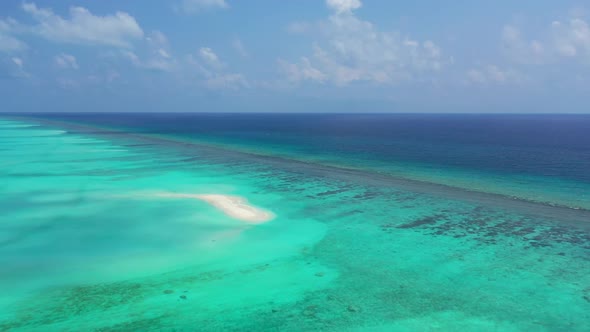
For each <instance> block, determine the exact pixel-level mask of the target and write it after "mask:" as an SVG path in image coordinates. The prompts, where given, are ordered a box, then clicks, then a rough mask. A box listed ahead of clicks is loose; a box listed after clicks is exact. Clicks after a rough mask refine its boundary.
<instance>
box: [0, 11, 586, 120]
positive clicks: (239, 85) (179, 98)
mask: <svg viewBox="0 0 590 332" xmlns="http://www.w3.org/2000/svg"><path fill="white" fill-rule="evenodd" d="M589 97H590V3H588V2H586V1H570V0H560V1H549V0H534V1H533V0H521V1H514V0H482V1H468V0H456V1H435V0H430V1H427V0H415V1H390V0H298V1H295V0H292V1H286V0H285V1H283V0H281V1H279V0H248V1H245V0H170V1H163V0H141V1H140V0H126V1H123V0H101V1H90V0H78V1H69V0H60V1H57V0H54V1H42V0H38V1H34V2H29V1H12V0H2V1H1V2H0V112H45V111H50V112H277V113H278V112H317V113H320V112H366V113H372V112H403V113H413V112H429V113H455V112H471V113H480V112H485V113H507V112H508V113H514V112H516V113H546V112H549V113H590V106H589V105H590V102H589V99H590V98H589Z"/></svg>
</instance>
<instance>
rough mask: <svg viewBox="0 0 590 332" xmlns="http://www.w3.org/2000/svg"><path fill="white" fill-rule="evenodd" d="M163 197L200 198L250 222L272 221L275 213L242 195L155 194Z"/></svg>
mask: <svg viewBox="0 0 590 332" xmlns="http://www.w3.org/2000/svg"><path fill="white" fill-rule="evenodd" d="M154 196H155V197H163V198H188V199H198V200H201V201H203V202H206V203H208V204H210V205H212V206H213V207H215V208H217V209H219V210H220V211H221V212H223V213H225V214H226V215H228V216H230V217H232V218H235V219H238V220H241V221H244V222H247V223H249V224H262V223H265V222H269V221H271V220H272V219H273V218H274V217H275V215H274V214H273V213H272V212H270V211H267V210H264V209H261V208H259V207H256V206H253V205H250V204H248V200H247V199H246V198H244V197H241V196H231V195H220V194H184V193H173V192H161V193H156V194H154Z"/></svg>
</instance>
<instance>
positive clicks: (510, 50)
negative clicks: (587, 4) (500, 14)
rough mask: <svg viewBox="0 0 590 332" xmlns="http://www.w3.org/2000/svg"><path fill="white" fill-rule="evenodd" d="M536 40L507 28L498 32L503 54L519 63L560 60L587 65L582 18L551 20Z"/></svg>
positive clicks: (589, 43)
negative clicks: (547, 28) (585, 63)
mask: <svg viewBox="0 0 590 332" xmlns="http://www.w3.org/2000/svg"><path fill="white" fill-rule="evenodd" d="M540 37H541V38H539V40H535V39H533V40H528V39H526V38H524V37H523V36H522V33H521V31H520V29H518V28H516V27H514V26H510V25H507V26H505V27H504V29H503V31H502V43H503V47H504V51H505V54H506V55H507V56H508V57H509V58H510V59H511V60H513V61H515V62H519V63H523V64H548V63H554V62H557V61H560V60H564V59H569V60H576V59H579V60H582V61H583V62H588V63H590V26H589V25H588V23H587V22H586V21H585V20H583V19H582V18H577V17H572V18H569V19H567V20H565V21H564V22H562V21H553V22H552V23H551V25H550V26H549V31H545V32H542V33H541V36H540Z"/></svg>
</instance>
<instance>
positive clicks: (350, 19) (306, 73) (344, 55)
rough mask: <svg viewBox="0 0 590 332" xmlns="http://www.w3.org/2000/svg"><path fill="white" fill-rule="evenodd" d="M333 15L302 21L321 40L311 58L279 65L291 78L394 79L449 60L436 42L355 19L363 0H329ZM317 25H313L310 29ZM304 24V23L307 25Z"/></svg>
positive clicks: (427, 70) (341, 81)
mask: <svg viewBox="0 0 590 332" xmlns="http://www.w3.org/2000/svg"><path fill="white" fill-rule="evenodd" d="M326 3H327V5H328V7H329V8H331V9H332V10H333V14H332V15H330V16H329V18H328V19H327V20H326V21H323V22H321V23H320V24H315V25H313V26H312V25H311V24H309V23H307V24H303V23H297V24H296V27H297V28H292V27H291V28H290V30H296V32H307V31H311V32H314V33H310V35H312V36H314V37H316V38H318V39H319V40H317V41H316V43H314V47H313V49H314V52H313V54H312V55H311V56H303V57H301V58H300V59H299V61H297V62H295V63H289V62H286V61H285V60H282V59H281V60H279V67H280V68H281V70H282V72H283V73H284V74H286V76H287V78H288V79H290V80H291V81H304V80H311V81H318V82H332V83H334V84H336V85H347V84H349V83H351V82H354V81H371V82H375V83H392V82H396V81H400V80H407V79H414V78H417V77H418V76H419V75H420V74H421V73H431V72H436V71H438V70H439V69H440V68H441V67H442V66H443V65H444V64H445V63H446V62H447V60H446V59H444V58H443V57H442V55H441V51H440V49H439V47H438V46H437V45H436V44H434V43H433V42H432V41H429V40H426V41H422V42H421V41H416V40H412V39H410V38H407V37H404V36H402V35H401V34H399V33H396V32H382V31H380V30H378V29H377V28H376V27H375V26H374V25H373V24H372V23H371V22H368V21H363V20H361V19H359V18H358V17H356V15H355V14H354V12H353V11H354V9H357V8H359V7H360V6H361V5H362V3H361V2H360V1H358V0H354V1H352V0H349V1H345V0H338V1H337V0H327V1H326ZM310 26H312V27H310ZM301 27H305V28H304V29H302V28H301Z"/></svg>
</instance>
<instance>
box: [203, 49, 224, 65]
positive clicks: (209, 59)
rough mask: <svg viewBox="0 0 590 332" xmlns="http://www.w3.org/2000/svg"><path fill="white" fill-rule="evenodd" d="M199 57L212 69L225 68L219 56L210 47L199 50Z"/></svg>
mask: <svg viewBox="0 0 590 332" xmlns="http://www.w3.org/2000/svg"><path fill="white" fill-rule="evenodd" d="M199 56H200V57H201V59H203V61H205V63H207V64H208V65H209V66H211V67H214V68H221V67H223V63H222V62H221V61H220V60H219V57H218V56H217V54H215V52H213V50H212V49H211V48H209V47H201V48H200V49H199Z"/></svg>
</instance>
